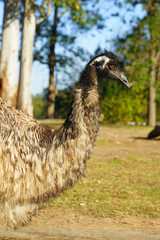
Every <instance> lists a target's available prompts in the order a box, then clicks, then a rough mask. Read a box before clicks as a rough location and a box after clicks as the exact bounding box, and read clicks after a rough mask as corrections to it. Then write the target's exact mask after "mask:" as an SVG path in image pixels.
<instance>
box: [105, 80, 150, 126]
mask: <svg viewBox="0 0 160 240" xmlns="http://www.w3.org/2000/svg"><path fill="white" fill-rule="evenodd" d="M100 89H103V90H100V91H101V92H102V99H101V102H102V103H101V107H102V112H103V114H104V120H106V121H109V122H118V121H120V122H128V121H135V122H144V121H146V120H147V101H146V99H147V96H146V94H147V91H146V90H145V89H144V88H143V87H142V86H141V87H139V88H138V87H135V88H134V87H132V88H131V89H127V88H126V87H125V86H122V85H120V84H116V83H115V82H110V81H108V82H107V81H106V82H103V84H102V82H101V83H100Z"/></svg>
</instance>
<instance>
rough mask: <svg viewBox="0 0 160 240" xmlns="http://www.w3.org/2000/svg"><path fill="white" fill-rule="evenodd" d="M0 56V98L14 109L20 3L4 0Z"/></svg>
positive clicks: (16, 84) (16, 85) (16, 83)
mask: <svg viewBox="0 0 160 240" xmlns="http://www.w3.org/2000/svg"><path fill="white" fill-rule="evenodd" d="M4 3H5V9H4V19H3V32H2V46H1V56H0V85H1V88H2V89H1V96H2V98H3V99H4V100H5V101H6V102H8V103H9V104H10V105H12V106H13V107H16V98H17V88H18V48H19V14H20V1H18V0H14V1H13V0H6V1H4Z"/></svg>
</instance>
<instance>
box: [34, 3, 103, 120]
mask: <svg viewBox="0 0 160 240" xmlns="http://www.w3.org/2000/svg"><path fill="white" fill-rule="evenodd" d="M88 2H90V4H93V3H95V4H96V2H97V1H95V0H94V1H92V3H91V1H88ZM84 6H85V8H87V5H86V1H79V0H70V1H69V0H65V1H64V0H63V1H62V0H58V1H53V5H52V8H53V14H52V15H51V16H50V18H48V19H47V21H45V22H43V23H42V24H40V25H39V26H37V41H39V40H41V43H43V44H42V45H41V48H40V49H38V51H37V52H36V53H35V58H36V59H37V60H39V61H40V62H41V63H44V64H47V65H48V68H49V87H48V104H47V116H48V118H53V116H54V109H55V95H56V84H55V68H56V66H58V67H59V68H60V66H62V65H63V66H64V64H66V63H67V64H70V65H72V58H71V57H69V56H68V55H67V54H65V55H64V54H58V53H57V52H56V49H57V46H58V47H59V49H61V52H62V49H63V52H64V49H66V48H68V46H70V49H69V48H68V49H69V51H70V52H72V53H73V52H74V53H75V54H76V55H79V53H80V51H79V49H77V52H76V51H73V45H72V44H73V43H74V41H75V39H76V31H78V30H79V31H80V30H82V29H85V30H89V29H90V27H91V26H93V25H94V24H95V23H97V22H98V20H99V21H100V16H98V14H97V11H96V10H97V9H96V7H95V8H93V9H94V10H93V9H92V10H89V9H84ZM94 6H95V5H94ZM101 26H102V25H101ZM71 46H72V47H71Z"/></svg>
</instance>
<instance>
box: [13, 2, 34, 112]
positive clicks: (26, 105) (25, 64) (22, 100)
mask: <svg viewBox="0 0 160 240" xmlns="http://www.w3.org/2000/svg"><path fill="white" fill-rule="evenodd" d="M34 4H35V3H34V1H30V0H25V2H24V16H23V29H22V42H21V60H20V62H21V68H20V79H19V89H18V100H17V107H18V109H20V110H22V111H23V112H26V113H29V114H30V115H33V106H32V98H31V93H30V91H31V77H32V62H33V43H34V34H35V29H36V18H35V9H34V7H35V5H34Z"/></svg>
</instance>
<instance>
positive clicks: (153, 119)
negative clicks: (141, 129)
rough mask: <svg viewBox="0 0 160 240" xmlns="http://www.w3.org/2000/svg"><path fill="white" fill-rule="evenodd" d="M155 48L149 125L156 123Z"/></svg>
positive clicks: (150, 82)
mask: <svg viewBox="0 0 160 240" xmlns="http://www.w3.org/2000/svg"><path fill="white" fill-rule="evenodd" d="M154 55H155V54H154V49H153V50H152V54H151V61H152V66H151V71H150V79H149V116H148V125H149V126H155V125H156V87H155V84H156V65H155V56H154Z"/></svg>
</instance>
